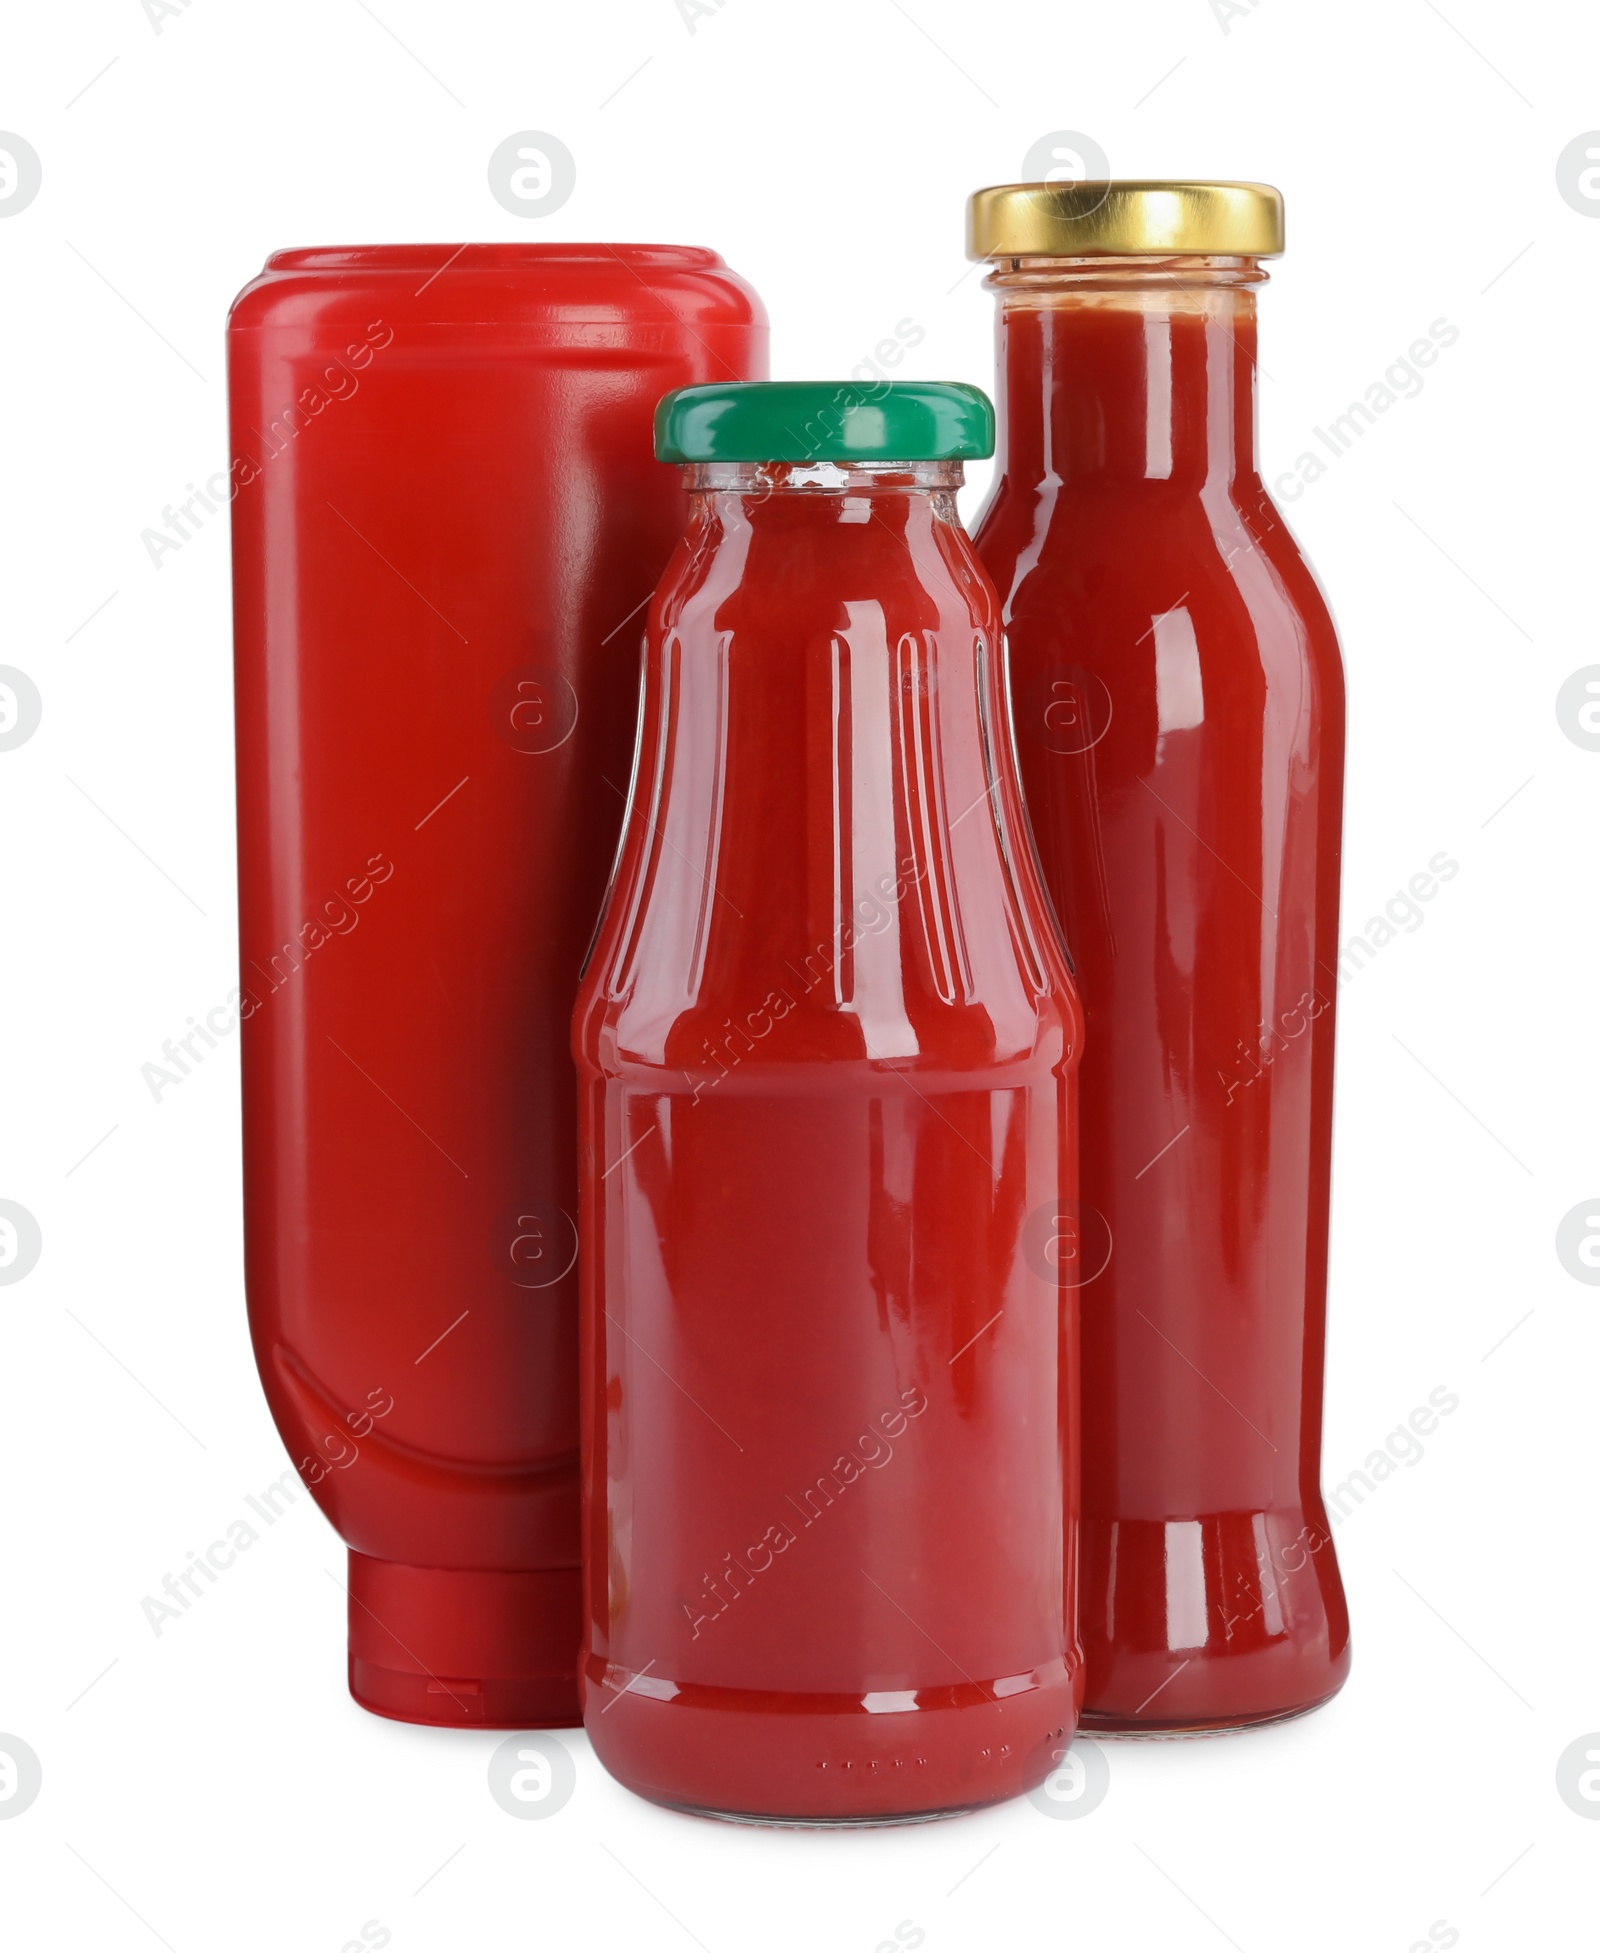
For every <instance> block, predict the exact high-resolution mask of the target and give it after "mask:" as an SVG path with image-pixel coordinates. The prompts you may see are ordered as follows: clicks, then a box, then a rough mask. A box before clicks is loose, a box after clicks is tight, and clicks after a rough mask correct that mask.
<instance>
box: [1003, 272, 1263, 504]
mask: <svg viewBox="0 0 1600 1953" xmlns="http://www.w3.org/2000/svg"><path fill="white" fill-rule="evenodd" d="M1265 277H1266V273H1265V272H1264V271H1262V270H1261V268H1260V265H1259V263H1258V262H1257V260H1255V259H1253V258H1201V257H1184V258H1009V259H1005V260H1003V261H1002V262H1001V263H1000V264H999V265H998V266H997V267H996V269H995V270H994V271H993V272H992V273H991V275H990V277H989V279H988V280H987V283H988V285H989V287H990V288H991V289H992V290H993V291H995V292H996V293H997V294H998V296H999V300H1000V309H999V319H998V333H999V349H998V358H997V369H998V372H999V376H1000V384H999V394H1000V401H999V406H1000V430H1001V431H1000V451H999V472H1000V473H1001V474H1002V475H1003V476H1004V477H1005V478H1006V479H1007V480H1008V481H1010V482H1012V483H1013V484H1016V483H1039V484H1046V483H1049V484H1065V483H1068V482H1079V481H1084V480H1089V479H1096V480H1099V481H1100V482H1101V483H1103V484H1105V485H1108V486H1109V485H1113V484H1115V485H1118V486H1122V485H1128V484H1132V483H1137V482H1165V483H1169V484H1173V485H1176V486H1180V487H1185V488H1188V489H1191V490H1195V491H1198V490H1200V489H1204V488H1212V487H1226V486H1228V485H1230V484H1232V483H1235V482H1238V481H1240V480H1243V479H1248V478H1251V477H1253V476H1254V475H1255V473H1256V422H1255V376H1256V311H1255V290H1254V287H1255V286H1256V285H1257V284H1260V283H1261V282H1263V280H1264V279H1265Z"/></svg>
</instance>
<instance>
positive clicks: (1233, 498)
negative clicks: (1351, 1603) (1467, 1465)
mask: <svg viewBox="0 0 1600 1953" xmlns="http://www.w3.org/2000/svg"><path fill="white" fill-rule="evenodd" d="M1261 275H1262V274H1261V273H1260V272H1259V271H1258V270H1257V269H1256V267H1255V265H1254V262H1253V261H1252V260H1248V259H1231V260H1212V259H1208V258H1205V257H1192V258H1188V257H1186V258H1182V259H1177V260H1172V259H1168V260H1166V261H1156V260H1151V259H1143V260H1140V259H1130V260H1128V261H1126V262H1123V261H1119V260H1118V259H1116V258H1100V259H1095V260H1092V261H1091V260H1085V259H1076V260H1069V261H1064V262H1059V263H1053V262H1052V261H1050V260H1047V259H1034V258H1029V259H1026V260H1023V261H1021V262H1020V263H1019V262H1018V261H1016V260H1010V261H1007V260H1001V268H1000V270H999V271H998V272H997V274H996V275H995V277H994V278H993V279H992V280H991V283H992V284H993V285H995V286H996V287H997V288H998V291H999V296H1000V301H1001V304H1000V318H999V365H1000V396H1001V403H1002V405H1001V422H1002V437H1001V461H1000V467H999V475H998V484H997V488H996V492H995V494H994V497H993V499H992V501H991V503H990V505H989V508H988V510H987V512H986V514H985V516H984V519H983V521H982V524H981V526H980V528H979V530H978V536H977V541H978V547H979V550H980V553H981V554H982V557H983V560H984V562H985V564H986V566H987V567H988V570H989V572H990V574H991V575H992V576H993V578H994V580H995V583H996V585H997V586H998V588H999V590H1000V592H1001V594H1002V597H1003V600H1004V607H1005V615H1006V626H1007V632H1008V639H1009V657H1010V677H1011V688H1012V703H1013V710H1014V713H1015V721H1016V729H1017V738H1018V746H1019V751H1020V758H1021V768H1022V776H1023V783H1024V788H1025V793H1026V799H1027V805H1028V811H1029V814H1030V816H1031V820H1032V825H1033V830H1034V834H1035V836H1036V839H1037V845H1038V850H1039V856H1040V860H1041V862H1042V866H1043V872H1044V877H1045V880H1046V882H1047V883H1048V886H1049V890H1050V893H1051V895H1052V897H1053V898H1054V901H1055V905H1056V909H1057V911H1058V914H1059V917H1060V921H1061V924H1062V927H1063V930H1064V933H1065V936H1066V940H1067V945H1068V948H1069V951H1070V954H1071V956H1072V959H1073V965H1074V969H1075V973H1076V977H1077V982H1078V985H1079V988H1080V991H1081V994H1082V997H1083V1000H1084V1006H1085V1010H1086V1013H1087V1029H1086V1036H1085V1056H1084V1064H1083V1073H1082V1099H1083V1168H1082V1197H1083V1201H1084V1203H1085V1227H1086V1229H1088V1230H1090V1231H1094V1230H1100V1229H1104V1230H1105V1231H1108V1232H1109V1236H1110V1246H1109V1259H1108V1260H1107V1261H1106V1264H1105V1267H1104V1270H1103V1272H1101V1273H1099V1274H1098V1275H1097V1276H1096V1277H1095V1278H1094V1279H1093V1281H1091V1282H1090V1283H1089V1284H1088V1285H1087V1286H1086V1287H1085V1288H1084V1290H1083V1435H1084V1532H1083V1561H1082V1568H1081V1574H1082V1583H1083V1584H1082V1596H1081V1602H1082V1617H1081V1624H1082V1633H1083V1637H1084V1644H1085V1658H1086V1664H1087V1685H1086V1686H1087V1693H1086V1698H1085V1708H1084V1723H1085V1726H1099V1727H1104V1728H1112V1729H1116V1728H1134V1729H1137V1728H1154V1729H1186V1728H1206V1727H1226V1726H1231V1725H1236V1724H1241V1723H1247V1722H1252V1721H1258V1720H1267V1719H1272V1718H1275V1717H1278V1716H1283V1715H1288V1714H1293V1713H1296V1712H1298V1711H1300V1710H1303V1709H1306V1708H1308V1707H1311V1706H1312V1705H1314V1704H1316V1703H1317V1702H1319V1701H1321V1700H1322V1699H1324V1698H1325V1697H1327V1696H1328V1695H1330V1694H1331V1693H1332V1692H1333V1691H1334V1690H1336V1689H1337V1688H1338V1687H1339V1685H1340V1683H1341V1682H1342V1681H1343V1679H1344V1676H1345V1673H1346V1671H1347V1667H1348V1662H1349V1653H1348V1640H1349V1629H1348V1623H1347V1617H1346V1610H1345V1603H1344V1596H1343V1592H1342V1589H1341V1585H1340V1580H1339V1574H1338V1570H1337V1566H1336V1563H1335V1556H1334V1549H1333V1546H1332V1543H1331V1538H1330V1534H1329V1529H1328V1519H1327V1513H1326V1510H1325V1508H1324V1505H1323V1500H1322V1495H1321V1492H1320V1489H1319V1481H1318V1472H1319V1450H1320V1443H1321V1416H1322V1369H1323V1340H1324V1328H1323V1323H1324V1304H1325V1296H1326V1278H1327V1250H1328V1177H1329V1149H1330V1130H1331V1115H1332V1092H1333V1024H1334V1002H1335V989H1336V982H1337V976H1336V964H1337V957H1338V942H1337V937H1338V913H1339V832H1340V806H1341V790H1342V771H1343V742H1344V691H1343V678H1342V672H1341V664H1340V657H1339V648H1338V644H1337V642H1336V640H1335V636H1334V629H1333V625H1332V622H1331V620H1330V618H1329V615H1328V611H1327V608H1326V606H1325V604H1324V602H1323V599H1322V596H1321V594H1320V592H1319V591H1318V588H1317V585H1316V582H1315V581H1314V579H1313V577H1312V573H1311V571H1310V569H1309V568H1308V567H1307V565H1306V563H1305V561H1304V559H1303V558H1302V556H1301V554H1300V552H1299V550H1298V549H1297V547H1296V545H1295V543H1294V540H1293V538H1292V537H1291V536H1290V534H1289V532H1288V530H1287V528H1286V527H1285V525H1284V522H1283V519H1282V517H1281V516H1280V515H1279V513H1278V511H1277V509H1276V508H1275V507H1274V505H1273V503H1272V501H1271V499H1270V497H1269V496H1268V493H1267V490H1266V488H1265V486H1264V485H1263V483H1262V480H1261V478H1260V476H1259V474H1258V473H1257V469H1256V455H1255V360H1256V329H1255V301H1254V293H1253V290H1252V289H1251V286H1252V283H1253V282H1254V281H1255V280H1256V279H1258V278H1259V277H1260V276H1261Z"/></svg>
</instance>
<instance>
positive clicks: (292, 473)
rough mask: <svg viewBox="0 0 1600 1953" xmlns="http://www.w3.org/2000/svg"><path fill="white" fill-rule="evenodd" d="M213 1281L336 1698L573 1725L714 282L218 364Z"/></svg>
mask: <svg viewBox="0 0 1600 1953" xmlns="http://www.w3.org/2000/svg"><path fill="white" fill-rule="evenodd" d="M228 339H229V370H230V396H231V406H232V455H233V462H232V472H231V478H230V479H229V480H228V481H227V482H224V481H222V479H221V478H216V479H214V480H213V481H212V482H211V483H208V484H207V494H208V495H209V496H210V497H211V498H213V499H219V498H220V497H221V496H222V495H223V494H224V493H226V494H227V495H230V496H231V497H232V500H233V535H234V581H235V642H236V686H237V721H238V759H239V883H240V922H239V927H240V951H241V972H240V988H241V997H240V1000H239V1013H240V1017H241V1019H242V1020H243V1031H242V1042H243V1068H244V1163H245V1253H246V1277H247V1287H248V1294H249V1304H250V1322H251V1330H252V1334H253V1337H254V1340H255V1347H256V1355H257V1361H258V1363H259V1366H260V1370H261V1377H262V1381H263V1383H264V1385H265V1387H266V1392H267V1397H268V1400H269V1402H270V1404H271V1407H272V1412H273V1416H274V1417H275V1419H276V1421H277V1424H278V1428H279V1430H280V1432H281V1433H282V1435H283V1438H284V1442H285V1443H286V1444H287V1446H288V1447H289V1452H290V1456H291V1458H292V1459H293V1461H294V1464H295V1466H296V1467H297V1468H298V1470H299V1472H300V1473H301V1475H302V1477H303V1478H304V1479H305V1480H306V1481H307V1483H308V1484H309V1485H310V1487H311V1489H312V1493H313V1496H314V1497H315V1498H316V1500H317V1502H318V1503H319V1504H320V1505H321V1507H322V1509H323V1511H324V1512H325V1513H326V1514H327V1516H328V1517H329V1519H330V1520H331V1521H332V1522H333V1524H334V1525H335V1526H336V1527H337V1529H338V1531H339V1533H340V1534H341V1536H342V1537H343V1538H344V1539H345V1540H346V1542H347V1543H348V1544H349V1547H350V1583H349V1591H350V1687H351V1691H352V1693H353V1694H354V1695H355V1697H356V1699H357V1701H359V1702H361V1703H362V1704H364V1705H365V1706H366V1707H367V1708H369V1709H373V1710H376V1711H378V1712H379V1713H381V1714H383V1715H389V1716H397V1717H400V1718H402V1719H404V1720H407V1721H413V1722H430V1723H444V1724H484V1725H490V1726H510V1727H526V1726H528V1725H530V1724H537V1723H566V1722H571V1721H573V1720H575V1719H576V1715H577V1697H576V1683H575V1673H576V1662H577V1646H578V1628H579V1571H578V1566H579V1535H578V1511H579V1501H578V1471H577V1464H578V1460H577V1451H578V1406H577V1273H576V1270H575V1267H574V1261H575V1257H576V1254H577V1231H576V1222H575V1218H574V1217H575V1215H576V1212H577V1198H576V1185H575V1173H576V1166H575V1106H574V1092H575V1083H574V1077H573V1071H572V1063H571V1058H570V1053H569V1049H568V1042H567V1037H568V1026H569V1020H570V1016H571V1007H572V997H573V993H574V989H575V987H576V983H577V976H578V969H579V965H580V963H581V961H582V957H583V953H584V950H585V947H586V946H587V944H588V942H589V939H590V936H591V933H592V930H593V927H594V919H595V915H596V913H597V911H598V908H599V904H600V901H601V897H602V895H603V891H604V887H605V878H606V873H607V870H608V868H609V866H610V863H611V858H612V855H613V852H614V849H615V844H616V836H617V833H618V830H619V827H620V824H621V817H622V810H623V805H624V797H625V794H626V790H627V784H628V775H627V769H628V760H629V752H630V748H631V744H632V740H633V731H634V716H635V709H636V701H637V697H638V663H639V640H640V637H641V634H642V622H643V620H642V615H641V614H640V613H642V609H643V604H644V602H645V599H646V598H647V597H648V595H649V591H650V587H651V584H652V583H653V581H654V579H655V577H656V576H657V575H658V573H659V571H660V568H661V565H662V564H663V563H664V562H665V560H666V558H667V555H668V554H669V552H670V550H671V547H672V544H673V542H674V540H675V538H676V536H677V535H678V533H679V531H680V529H681V526H682V520H683V510H684V501H683V497H682V495H681V493H680V491H679V489H678V486H677V484H676V483H675V482H673V481H672V480H671V479H670V478H668V477H666V476H665V475H664V473H663V471H662V470H660V469H659V468H658V467H657V466H656V464H655V462H654V460H653V458H652V454H651V441H650V423H651V413H652V410H653V408H654V405H655V402H656V400H657V399H658V398H659V396H660V394H661V393H662V392H663V390H665V389H666V388H669V387H675V386H679V385H683V384H685V383H688V382H691V381H695V380H701V379H712V378H723V377H727V376H730V375H732V376H737V377H743V376H746V375H751V374H757V375H758V374H760V373H761V372H763V371H764V370H765V357H766V329H765V320H764V317H763V315H762V312H761V309H760V306H759V304H758V302H757V301H756V299H755V298H754V296H753V294H752V293H751V292H750V291H749V289H748V288H747V287H746V286H745V285H743V284H742V283H741V282H740V281H739V280H738V279H737V278H735V277H734V276H733V275H732V274H731V273H729V272H728V271H727V270H726V269H725V268H724V266H723V264H722V261H721V260H720V259H719V258H718V257H717V256H716V255H715V254H714V253H712V252H709V251H699V250H691V249H678V248H675V247H658V246H638V245H618V246H615V247H613V246H610V245H582V244H579V245H554V246H524V245H500V244H490V245H481V244H473V245H462V246H460V247H458V248H455V249H452V247H451V246H449V245H435V246H426V247H424V246H383V247H378V248H374V249H359V250H314V251H285V252H279V253H277V254H276V255H275V256H274V257H273V258H272V259H271V260H270V261H269V262H268V265H267V267H266V270H265V272H264V273H263V275H262V276H261V277H260V278H258V279H257V280H256V281H255V283H254V284H252V285H250V286H249V287H248V288H247V289H246V290H245V291H244V293H243V294H242V295H241V296H240V298H239V300H238V302H237V303H236V305H235V306H234V309H233V313H232V316H231V318H230V321H229V332H228Z"/></svg>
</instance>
